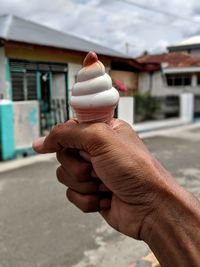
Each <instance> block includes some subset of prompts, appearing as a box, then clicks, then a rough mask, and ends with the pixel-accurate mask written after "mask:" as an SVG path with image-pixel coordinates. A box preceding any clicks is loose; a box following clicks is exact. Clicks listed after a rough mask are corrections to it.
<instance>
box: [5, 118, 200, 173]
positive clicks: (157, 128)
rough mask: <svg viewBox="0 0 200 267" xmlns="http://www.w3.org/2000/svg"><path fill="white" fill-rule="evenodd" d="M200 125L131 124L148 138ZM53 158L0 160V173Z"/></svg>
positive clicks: (53, 156)
mask: <svg viewBox="0 0 200 267" xmlns="http://www.w3.org/2000/svg"><path fill="white" fill-rule="evenodd" d="M199 127H200V122H196V123H192V124H183V122H182V123H181V120H178V119H170V120H168V121H167V122H166V121H159V122H154V121H150V122H144V123H138V124H136V125H133V129H134V130H135V131H136V132H137V133H138V135H139V136H140V138H142V139H144V138H149V137H154V136H158V135H166V134H170V133H175V132H177V131H178V132H179V131H180V132H182V131H184V130H189V129H196V128H199ZM54 158H55V155H54V154H44V155H34V156H29V157H26V158H17V159H13V160H9V161H5V162H0V173H3V172H7V171H11V170H15V169H18V168H21V167H24V166H28V165H31V164H36V163H38V162H43V161H51V160H53V159H54Z"/></svg>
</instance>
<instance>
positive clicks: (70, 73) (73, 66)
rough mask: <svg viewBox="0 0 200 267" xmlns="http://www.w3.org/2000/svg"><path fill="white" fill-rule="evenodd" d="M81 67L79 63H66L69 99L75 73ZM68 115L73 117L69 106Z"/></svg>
mask: <svg viewBox="0 0 200 267" xmlns="http://www.w3.org/2000/svg"><path fill="white" fill-rule="evenodd" d="M81 68H82V65H81V64H74V63H69V64H68V88H69V99H70V97H71V89H72V87H73V85H74V83H75V79H76V75H77V73H78V71H79V70H80V69H81ZM69 116H70V118H72V117H74V115H73V111H72V109H71V107H70V108H69Z"/></svg>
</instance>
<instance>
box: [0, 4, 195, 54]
mask: <svg viewBox="0 0 200 267" xmlns="http://www.w3.org/2000/svg"><path fill="white" fill-rule="evenodd" d="M0 14H13V15H16V16H19V17H22V18H25V19H28V20H32V21H34V22H37V23H40V24H43V25H46V26H49V27H52V28H55V29H57V30H61V31H63V32H67V33H70V34H74V35H76V36H80V37H83V38H85V39H88V40H91V41H93V42H96V43H99V44H101V45H103V46H107V47H110V48H112V49H115V50H118V51H120V52H121V53H127V54H128V55H130V56H134V57H136V56H139V55H141V54H142V53H143V52H144V51H148V52H150V53H154V54H155V53H156V54H157V53H161V52H164V51H166V47H167V46H169V45H173V44H176V43H177V42H180V41H182V40H185V39H187V38H188V37H190V36H194V35H200V1H199V0H190V1H183V0H151V1H149V0H55V1H54V0H51V1H49V0H43V1H41V0H32V1H27V0H0ZM0 27H1V25H0Z"/></svg>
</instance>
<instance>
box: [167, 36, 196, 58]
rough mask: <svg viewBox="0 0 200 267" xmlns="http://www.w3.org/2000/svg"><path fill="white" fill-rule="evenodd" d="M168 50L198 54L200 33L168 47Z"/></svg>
mask: <svg viewBox="0 0 200 267" xmlns="http://www.w3.org/2000/svg"><path fill="white" fill-rule="evenodd" d="M168 50H169V52H185V53H188V54H192V55H194V56H200V35H197V36H193V37H190V38H188V39H186V40H184V41H182V42H180V43H177V44H174V45H171V46H169V47H168Z"/></svg>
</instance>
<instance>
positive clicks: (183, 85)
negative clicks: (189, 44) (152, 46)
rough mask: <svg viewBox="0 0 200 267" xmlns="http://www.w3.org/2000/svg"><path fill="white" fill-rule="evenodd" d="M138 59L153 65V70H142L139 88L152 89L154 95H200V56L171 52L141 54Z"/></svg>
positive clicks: (142, 62) (144, 63)
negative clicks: (185, 93)
mask: <svg viewBox="0 0 200 267" xmlns="http://www.w3.org/2000/svg"><path fill="white" fill-rule="evenodd" d="M137 61H138V62H139V63H141V64H143V65H147V66H149V67H150V66H152V70H148V71H143V72H140V74H139V81H138V88H139V90H142V91H148V90H151V93H152V95H154V96H168V95H180V94H181V93H184V92H190V93H194V94H197V95H200V57H196V56H193V55H189V54H186V53H183V52H171V53H166V54H160V55H145V56H141V57H139V58H137Z"/></svg>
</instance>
